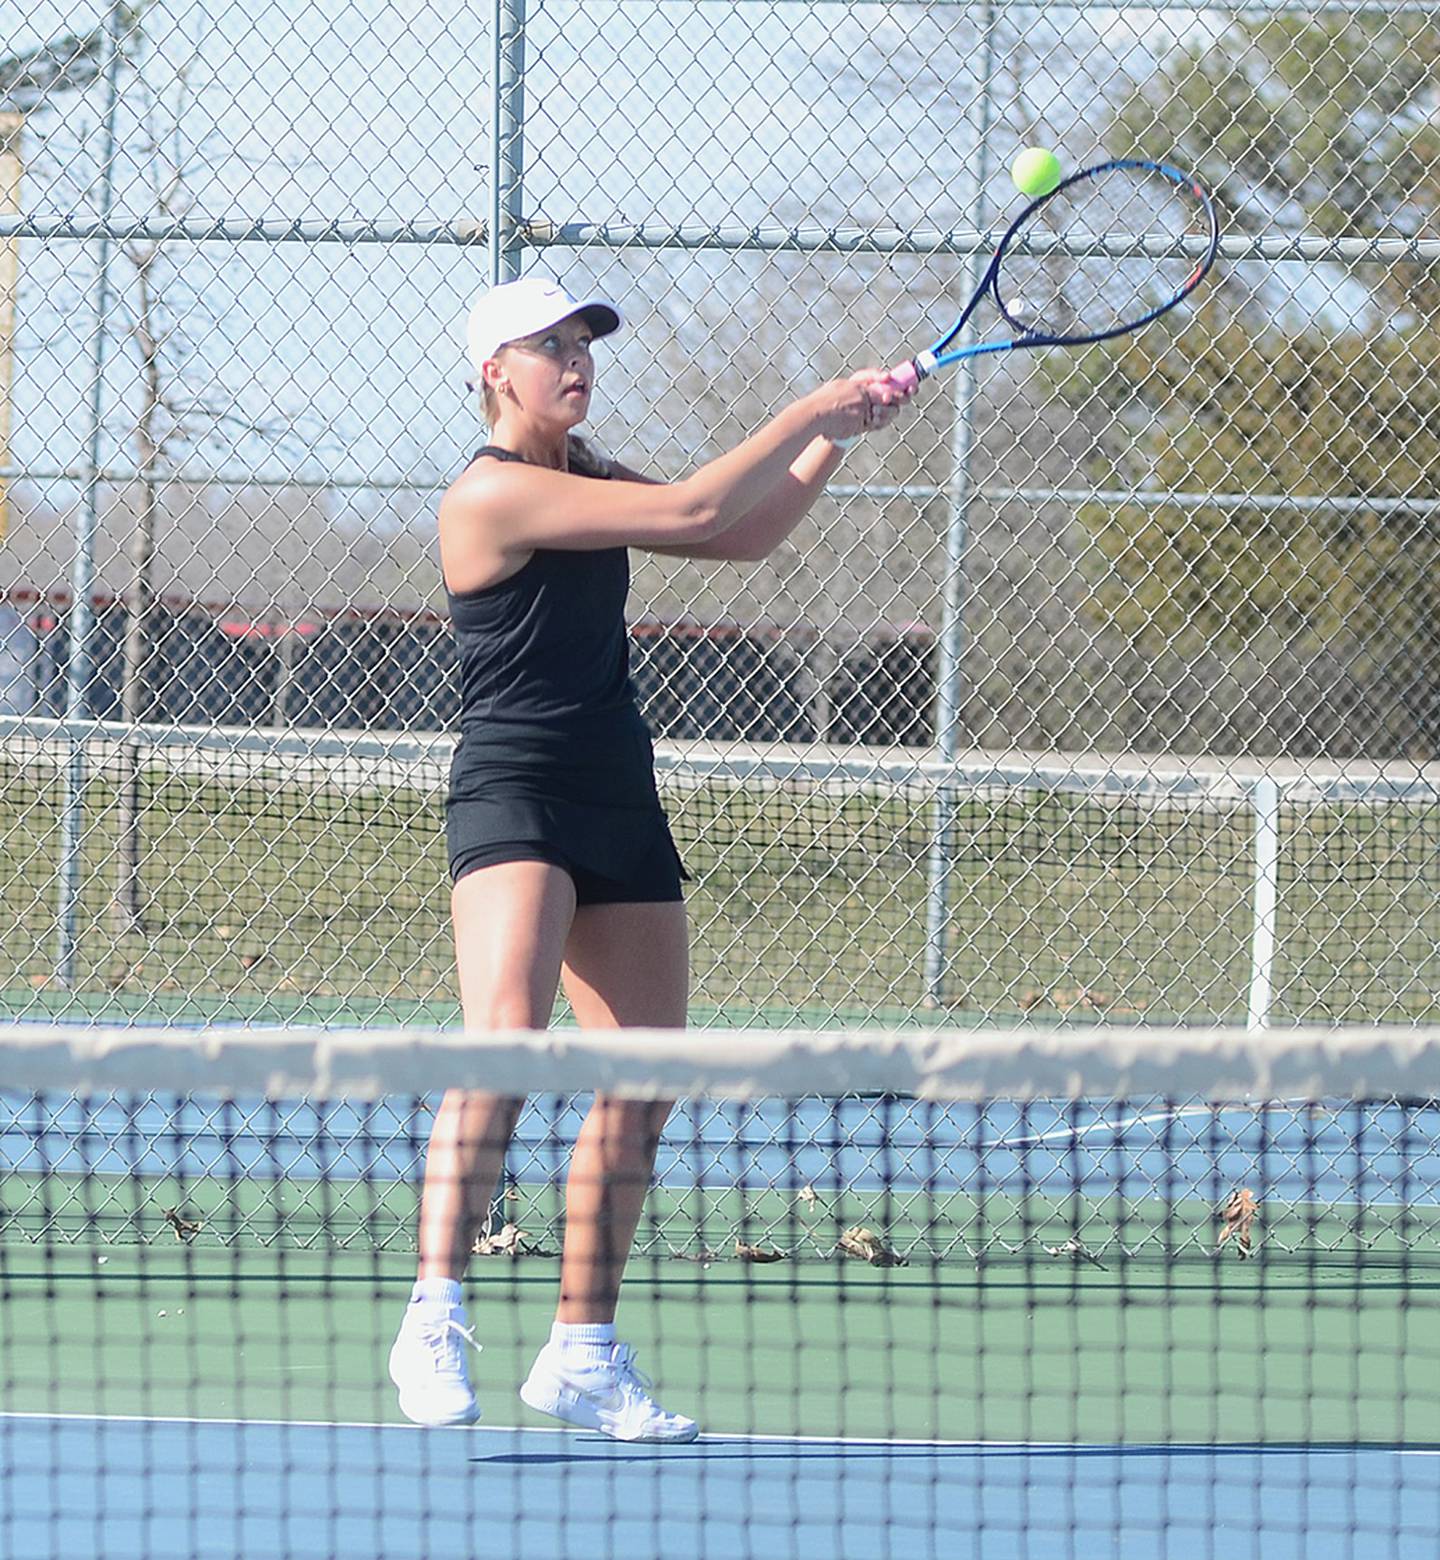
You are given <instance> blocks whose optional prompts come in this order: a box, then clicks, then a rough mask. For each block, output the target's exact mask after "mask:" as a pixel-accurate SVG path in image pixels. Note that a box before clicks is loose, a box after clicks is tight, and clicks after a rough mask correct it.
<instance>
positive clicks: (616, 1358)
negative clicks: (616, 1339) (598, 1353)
mask: <svg viewBox="0 0 1440 1560" xmlns="http://www.w3.org/2000/svg"><path fill="white" fill-rule="evenodd" d="M610 1366H611V1369H612V1370H614V1372H615V1385H616V1386H617V1387H627V1386H628V1387H634V1388H636V1389H637V1390H639V1391H640V1392H643V1393H644V1394H645V1396H646V1397H649V1396H650V1394H651V1392H652V1391H653V1390H654V1388H655V1383H654V1382H653V1381H652V1380H651V1379H650V1377H649V1376H647V1375H646V1374H645V1372H644V1371H643V1370H641V1369H639V1367H638V1366H637V1365H636V1364H635V1350H634V1348H633V1347H632V1346H631V1345H630V1344H628V1343H617V1344H616V1345H615V1352H614V1354H612V1355H611V1356H610Z"/></svg>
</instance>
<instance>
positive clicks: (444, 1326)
mask: <svg viewBox="0 0 1440 1560" xmlns="http://www.w3.org/2000/svg"><path fill="white" fill-rule="evenodd" d="M416 1332H417V1333H418V1335H419V1338H420V1341H421V1342H422V1343H423V1344H425V1345H426V1346H427V1347H428V1348H429V1350H430V1352H431V1354H432V1355H433V1356H434V1358H435V1363H436V1364H437V1365H439V1366H442V1367H446V1368H448V1369H451V1370H454V1371H456V1372H457V1373H458V1372H459V1371H460V1370H462V1369H463V1368H464V1363H465V1360H464V1355H463V1353H462V1352H461V1350H460V1348H459V1346H458V1345H457V1344H456V1342H455V1339H454V1336H452V1335H454V1334H458V1335H459V1336H460V1337H461V1338H463V1339H464V1340H465V1342H466V1343H468V1344H469V1345H470V1347H471V1348H472V1349H474V1351H475V1352H476V1353H477V1354H480V1353H483V1352H484V1347H485V1346H484V1345H483V1344H480V1343H476V1341H475V1332H474V1329H473V1328H470V1327H462V1326H461V1325H460V1323H459V1322H457V1321H456V1320H455V1318H454V1317H453V1316H447V1317H444V1318H443V1319H442V1320H440V1321H435V1322H424V1323H422V1324H421V1325H420V1327H418V1328H417V1329H416Z"/></svg>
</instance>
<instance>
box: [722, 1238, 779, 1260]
mask: <svg viewBox="0 0 1440 1560" xmlns="http://www.w3.org/2000/svg"><path fill="white" fill-rule="evenodd" d="M735 1255H736V1256H737V1257H739V1258H740V1260H741V1261H742V1262H783V1261H785V1259H786V1257H787V1256H789V1253H788V1252H785V1251H779V1250H777V1249H776V1248H775V1247H774V1246H747V1245H746V1244H745V1242H744V1241H743V1240H737V1241H736V1242H735Z"/></svg>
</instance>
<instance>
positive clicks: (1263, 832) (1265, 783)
mask: <svg viewBox="0 0 1440 1560" xmlns="http://www.w3.org/2000/svg"><path fill="white" fill-rule="evenodd" d="M1251 805H1252V806H1253V807H1254V809H1255V891H1254V910H1253V925H1252V927H1251V931H1250V1005H1249V1011H1248V1012H1247V1014H1246V1017H1245V1027H1246V1029H1248V1030H1249V1031H1250V1033H1251V1034H1258V1033H1259V1032H1260V1031H1261V1030H1262V1029H1268V1028H1269V1027H1270V1006H1271V1002H1272V1000H1273V998H1274V994H1275V944H1276V936H1277V930H1276V927H1277V916H1278V914H1279V909H1280V787H1279V786H1278V785H1276V783H1275V781H1274V780H1273V779H1272V778H1271V777H1270V776H1269V775H1266V776H1265V778H1264V779H1262V780H1257V781H1256V782H1255V785H1254V788H1253V789H1252V791H1251Z"/></svg>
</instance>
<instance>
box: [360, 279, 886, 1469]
mask: <svg viewBox="0 0 1440 1560" xmlns="http://www.w3.org/2000/svg"><path fill="white" fill-rule="evenodd" d="M621 323H622V321H621V316H620V311H619V310H618V309H617V308H616V307H615V306H614V305H613V304H611V303H607V302H605V301H604V300H603V299H600V298H587V299H579V298H575V297H573V296H572V295H571V294H570V293H569V292H567V291H566V290H565V289H564V288H563V287H561V286H559V285H557V284H555V283H553V282H549V281H545V280H541V279H534V278H531V279H526V280H523V281H518V282H510V283H507V284H505V285H503V286H500V287H496V288H493V289H491V290H490V291H489V292H488V293H486V294H485V295H484V296H483V297H482V298H481V299H480V300H479V302H478V303H477V304H476V305H475V308H474V309H473V311H472V312H471V315H470V319H469V326H468V337H469V349H470V357H471V360H472V362H473V364H474V368H475V372H476V374H477V376H478V382H479V385H480V389H481V393H482V395H483V398H484V407H485V419H486V422H487V423H488V424H489V428H490V442H489V443H488V444H486V445H485V446H484V448H482V449H481V450H480V451H479V452H478V453H477V454H476V455H475V456H474V458H473V459H472V460H471V462H470V464H469V465H468V466H467V467H466V468H465V470H464V472H463V473H462V474H461V475H460V476H459V477H458V478H457V479H456V481H455V483H454V484H453V485H452V486H451V488H450V489H449V491H448V492H447V493H446V495H445V497H444V499H443V501H442V503H441V506H440V555H441V563H442V566H443V569H444V575H445V585H446V590H447V594H448V597H449V603H450V611H451V616H452V619H453V622H454V626H455V635H456V639H457V641H458V649H459V662H460V692H461V713H460V742H459V745H458V747H457V749H456V752H455V757H454V761H453V764H452V767H451V776H450V788H449V794H448V797H447V808H446V832H447V842H448V847H449V857H450V873H451V878H452V881H453V884H454V888H453V893H452V900H451V908H452V915H453V920H454V929H455V953H456V963H457V965H458V970H459V979H460V996H461V1002H462V1006H463V1009H464V1017H465V1025H466V1028H467V1029H472V1030H499V1029H543V1028H545V1027H546V1025H547V1024H548V1023H549V1021H550V1015H551V1009H552V1007H553V1005H554V1001H555V995H556V990H557V987H558V986H560V985H563V987H564V991H565V995H566V997H567V998H568V999H569V1002H570V1006H571V1008H572V1009H573V1011H574V1014H575V1017H576V1019H577V1020H578V1022H579V1023H580V1024H581V1025H582V1026H584V1027H588V1028H595V1029H607V1028H620V1027H627V1026H643V1027H654V1028H664V1029H673V1028H680V1027H682V1026H683V1025H684V1023H685V1017H686V1001H687V994H688V982H689V934H688V924H687V921H686V913H685V906H684V903H683V899H682V894H681V881H682V879H683V877H684V876H685V874H684V872H683V870H682V868H681V865H680V861H679V857H678V856H677V854H676V850H675V846H674V844H673V843H672V841H671V837H670V831H669V828H668V826H667V824H666V820H665V814H664V813H663V812H662V811H661V807H660V801H659V797H658V795H657V792H656V787H655V774H654V755H653V751H652V748H651V742H650V734H649V732H648V730H647V729H646V726H645V723H644V721H643V719H642V718H641V715H640V712H639V709H638V707H637V705H636V702H635V694H634V690H633V689H632V687H631V685H630V680H629V671H628V660H627V650H626V635H625V621H624V607H625V597H626V592H627V590H628V588H629V582H630V576H629V563H628V555H627V552H626V549H627V548H630V547H640V548H644V549H646V550H648V551H651V552H660V553H667V554H672V555H676V556H680V557H688V558H713V559H760V558H763V557H765V556H766V555H767V554H768V553H770V552H771V551H773V550H774V549H775V548H776V547H778V546H779V545H780V543H781V542H782V541H784V539H785V538H786V537H787V536H788V535H789V534H790V532H791V531H792V530H793V529H794V528H795V526H796V524H797V523H798V522H799V520H800V519H801V518H802V516H804V515H805V513H806V512H807V511H808V510H809V509H810V507H811V505H812V504H813V503H814V501H815V499H816V497H817V496H818V494H819V493H820V491H821V489H822V488H823V487H824V485H825V483H826V481H827V480H828V479H829V478H830V476H831V475H832V474H833V473H834V471H835V469H836V467H837V465H838V464H839V460H840V456H841V450H842V448H843V445H844V443H846V442H848V441H849V440H850V439H852V438H853V437H855V436H856V435H858V434H861V433H864V432H866V431H869V430H873V429H877V428H881V427H883V426H885V425H886V424H887V423H889V422H890V421H891V420H892V419H893V418H894V417H895V415H896V413H897V411H898V409H899V407H900V405H901V404H902V403H903V402H904V401H905V399H906V398H907V392H905V391H903V390H901V389H900V388H899V387H898V386H896V385H895V384H893V383H892V382H891V381H890V380H889V379H888V378H887V377H886V375H885V373H884V371H883V370H880V369H876V370H867V371H865V372H862V373H858V374H855V375H853V376H852V377H851V378H848V379H841V380H836V381H834V382H832V383H829V384H824V385H821V386H820V387H819V388H818V389H816V390H813V391H811V392H810V393H809V394H808V395H804V396H802V397H800V399H799V400H797V401H794V402H792V403H791V404H790V405H788V406H786V407H785V409H784V410H783V411H781V412H780V413H779V415H778V416H776V417H774V418H773V419H772V420H771V421H770V422H768V423H766V424H765V426H764V427H762V428H761V429H760V430H759V432H757V433H755V434H754V435H752V436H751V437H750V438H748V439H746V440H745V442H744V443H743V444H741V445H739V446H738V447H737V448H736V449H733V450H731V451H730V452H729V453H728V454H726V455H722V456H720V457H719V458H718V459H716V460H713V461H710V462H709V463H708V464H707V465H704V466H702V467H700V468H699V469H698V470H697V471H696V472H695V473H694V474H693V475H691V476H688V477H686V478H685V479H684V480H683V481H678V482H656V481H653V480H651V479H649V478H647V477H644V476H642V475H641V474H640V473H638V472H635V471H631V470H628V469H626V468H625V467H624V466H621V465H620V464H618V463H617V462H614V461H609V460H605V459H602V458H601V457H599V456H598V455H596V454H595V453H594V452H593V451H592V450H591V449H590V447H589V446H588V445H586V444H584V443H582V442H581V441H579V440H578V439H577V438H576V437H575V435H574V430H575V428H576V427H577V426H578V425H579V424H580V423H582V422H583V421H584V420H585V416H586V414H587V412H588V411H589V407H590V397H591V394H592V393H593V391H594V388H595V364H594V360H593V357H592V355H591V345H592V343H593V342H594V341H595V339H596V338H597V337H600V336H606V335H609V334H610V333H611V332H612V331H615V330H617V329H618V328H619V327H620V325H621ZM521 1104H522V1101H521V1100H519V1099H513V1098H509V1097H505V1096H501V1095H495V1094H486V1093H476V1092H471V1091H460V1090H452V1091H450V1092H449V1093H448V1094H446V1095H445V1097H444V1099H443V1101H442V1102H441V1105H440V1107H439V1109H438V1111H437V1112H436V1117H435V1122H434V1126H433V1130H432V1132H431V1136H430V1143H429V1149H428V1153H427V1157H426V1163H425V1183H424V1189H423V1192H422V1198H421V1210H420V1265H419V1276H418V1279H417V1281H416V1284H415V1288H414V1290H413V1293H412V1297H411V1300H410V1303H409V1305H408V1306H407V1308H406V1312H405V1317H404V1320H403V1322H402V1324H401V1327H400V1332H399V1336H398V1337H397V1339H396V1341H395V1345H394V1348H393V1349H392V1351H391V1354H390V1374H391V1377H392V1379H393V1380H394V1382H395V1384H396V1385H397V1386H398V1388H399V1389H400V1407H401V1409H402V1411H403V1412H404V1413H405V1414H406V1415H407V1416H408V1417H409V1418H411V1419H413V1420H415V1421H417V1422H418V1423H421V1424H426V1425H453V1424H470V1423H473V1422H474V1421H475V1420H476V1419H477V1418H478V1417H479V1409H478V1407H477V1404H476V1400H475V1395H474V1393H473V1391H472V1389H471V1385H470V1380H469V1374H468V1371H467V1369H466V1357H465V1345H467V1344H470V1345H474V1344H475V1340H474V1337H473V1334H472V1332H471V1330H470V1328H469V1327H468V1326H467V1324H466V1320H465V1312H464V1309H463V1307H462V1304H461V1291H460V1280H461V1278H462V1276H463V1274H464V1271H465V1265H466V1260H467V1258H468V1256H469V1254H470V1252H471V1250H472V1247H473V1244H474V1240H475V1237H476V1234H477V1232H478V1230H479V1229H480V1227H481V1225H482V1223H483V1220H484V1218H485V1214H486V1210H487V1208H488V1206H489V1203H490V1200H491V1198H492V1196H493V1195H494V1191H495V1186H496V1182H497V1180H498V1178H499V1175H500V1173H501V1169H502V1166H503V1160H504V1155H505V1148H506V1144H507V1143H508V1141H509V1139H510V1135H511V1133H512V1131H513V1130H514V1127H515V1123H516V1119H517V1116H518V1114H519V1111H520V1108H521ZM669 1108H670V1107H669V1105H668V1103H659V1104H656V1103H651V1102H636V1101H627V1100H621V1099H613V1098H607V1097H605V1096H600V1097H598V1098H597V1099H596V1100H595V1102H594V1105H593V1107H592V1109H591V1110H590V1112H589V1115H588V1116H587V1118H586V1120H585V1122H584V1124H583V1126H582V1127H581V1130H580V1132H579V1135H578V1137H577V1140H576V1144H575V1148H574V1153H573V1156H572V1160H571V1165H570V1171H569V1176H568V1181H567V1185H566V1199H565V1246H564V1251H563V1254H562V1260H561V1273H560V1303H559V1309H558V1311H557V1313H556V1320H555V1325H554V1328H553V1330H552V1332H551V1335H550V1339H549V1342H548V1343H547V1344H546V1345H545V1346H544V1347H543V1348H542V1349H541V1350H540V1352H539V1356H538V1358H537V1359H536V1360H535V1364H534V1367H533V1369H532V1370H531V1372H530V1375H529V1377H528V1379H527V1380H526V1381H525V1383H524V1385H523V1386H522V1387H521V1389H520V1396H521V1398H522V1399H523V1400H524V1401H525V1402H526V1403H527V1404H529V1405H530V1406H531V1407H532V1408H535V1409H539V1410H540V1411H542V1412H544V1413H547V1414H551V1415H553V1416H554V1417H556V1418H558V1419H561V1420H564V1421H566V1422H567V1423H569V1424H572V1425H578V1426H582V1427H584V1428H585V1429H588V1430H598V1431H601V1432H602V1433H604V1434H606V1435H609V1436H612V1437H614V1438H616V1439H620V1440H627V1441H688V1440H692V1439H693V1438H694V1436H695V1434H696V1429H697V1427H696V1424H695V1421H694V1420H693V1419H690V1418H687V1417H686V1416H684V1415H683V1414H678V1413H673V1412H669V1411H667V1410H666V1409H664V1408H662V1407H661V1406H660V1405H659V1404H658V1403H657V1402H656V1401H655V1399H654V1397H653V1396H652V1395H651V1389H650V1384H649V1382H648V1381H647V1380H646V1378H645V1377H644V1376H642V1375H641V1374H640V1373H639V1371H638V1370H637V1369H636V1368H635V1364H634V1354H633V1351H632V1350H631V1349H630V1348H629V1347H628V1346H627V1345H625V1344H622V1343H620V1342H618V1341H617V1340H616V1336H615V1307H616V1301H617V1298H618V1294H619V1288H620V1279H621V1274H622V1272H623V1270H624V1267H625V1262H626V1258H627V1257H628V1255H629V1251H630V1247H631V1243H632V1241H633V1240H634V1236H635V1229H636V1225H637V1224H638V1222H639V1218H640V1211H641V1206H642V1204H643V1202H644V1199H645V1195H646V1192H647V1190H648V1187H649V1182H650V1174H651V1170H652V1167H653V1164H654V1159H655V1151H656V1148H657V1145H658V1142H659V1137H660V1130H661V1127H662V1126H663V1125H664V1121H665V1117H666V1115H667V1114H668V1111H669ZM475 1346H476V1347H478V1345H475Z"/></svg>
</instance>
